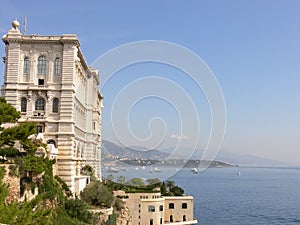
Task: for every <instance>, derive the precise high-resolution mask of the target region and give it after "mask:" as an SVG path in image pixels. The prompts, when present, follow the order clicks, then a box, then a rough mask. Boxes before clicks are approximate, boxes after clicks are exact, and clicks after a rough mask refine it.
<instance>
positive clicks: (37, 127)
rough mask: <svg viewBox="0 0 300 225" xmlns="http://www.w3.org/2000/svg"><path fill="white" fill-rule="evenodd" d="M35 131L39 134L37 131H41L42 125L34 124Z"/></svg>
mask: <svg viewBox="0 0 300 225" xmlns="http://www.w3.org/2000/svg"><path fill="white" fill-rule="evenodd" d="M36 132H37V133H38V134H39V133H43V126H41V125H37V126H36Z"/></svg>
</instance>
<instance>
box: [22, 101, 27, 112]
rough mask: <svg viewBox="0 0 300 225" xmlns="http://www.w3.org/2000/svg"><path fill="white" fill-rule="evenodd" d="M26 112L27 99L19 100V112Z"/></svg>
mask: <svg viewBox="0 0 300 225" xmlns="http://www.w3.org/2000/svg"><path fill="white" fill-rule="evenodd" d="M26 111H27V99H26V98H21V112H26Z"/></svg>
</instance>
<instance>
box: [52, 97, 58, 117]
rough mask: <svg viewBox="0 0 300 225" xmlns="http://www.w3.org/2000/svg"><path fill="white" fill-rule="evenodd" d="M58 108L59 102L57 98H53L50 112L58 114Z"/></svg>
mask: <svg viewBox="0 0 300 225" xmlns="http://www.w3.org/2000/svg"><path fill="white" fill-rule="evenodd" d="M58 108H59V100H58V98H54V99H53V103H52V112H53V113H58Z"/></svg>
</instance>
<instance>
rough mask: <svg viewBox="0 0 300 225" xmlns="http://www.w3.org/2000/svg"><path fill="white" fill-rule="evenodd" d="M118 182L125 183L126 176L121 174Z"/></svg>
mask: <svg viewBox="0 0 300 225" xmlns="http://www.w3.org/2000/svg"><path fill="white" fill-rule="evenodd" d="M117 182H118V183H120V184H124V183H125V182H126V178H125V177H124V176H122V175H121V176H119V177H118V180H117Z"/></svg>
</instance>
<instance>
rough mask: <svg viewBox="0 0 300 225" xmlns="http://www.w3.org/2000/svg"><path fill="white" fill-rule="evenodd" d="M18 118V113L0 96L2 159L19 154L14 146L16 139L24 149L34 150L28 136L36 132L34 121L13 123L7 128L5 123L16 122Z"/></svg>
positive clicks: (0, 153)
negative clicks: (4, 125)
mask: <svg viewBox="0 0 300 225" xmlns="http://www.w3.org/2000/svg"><path fill="white" fill-rule="evenodd" d="M19 118H20V113H19V112H18V111H17V110H16V109H15V108H14V107H13V106H12V105H10V104H8V103H7V102H6V100H5V99H4V98H2V97H0V156H2V159H3V160H4V158H5V156H8V157H14V156H17V155H19V151H18V150H17V149H16V148H14V145H15V143H16V142H17V141H18V142H19V143H20V144H21V145H22V146H23V148H24V149H25V150H32V151H35V150H36V148H37V147H38V146H37V147H36V148H34V146H35V145H34V144H33V143H32V140H30V139H28V137H29V136H30V135H32V134H34V133H35V132H36V125H35V123H21V124H13V125H12V126H9V127H7V128H4V127H3V126H2V125H3V124H5V123H16V122H17V121H18V119H19Z"/></svg>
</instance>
